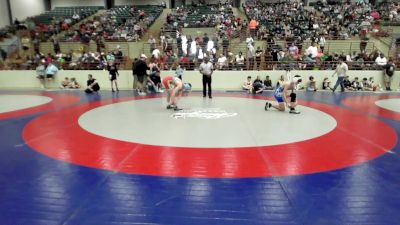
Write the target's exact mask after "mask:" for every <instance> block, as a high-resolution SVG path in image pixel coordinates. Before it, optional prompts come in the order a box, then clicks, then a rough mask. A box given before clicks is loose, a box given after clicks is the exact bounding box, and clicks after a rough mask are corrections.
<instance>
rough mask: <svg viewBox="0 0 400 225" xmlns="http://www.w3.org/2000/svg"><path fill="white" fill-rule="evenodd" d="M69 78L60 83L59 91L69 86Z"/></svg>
mask: <svg viewBox="0 0 400 225" xmlns="http://www.w3.org/2000/svg"><path fill="white" fill-rule="evenodd" d="M69 82H70V81H69V78H68V77H65V79H64V80H63V81H61V86H60V88H61V89H65V88H68V85H69Z"/></svg>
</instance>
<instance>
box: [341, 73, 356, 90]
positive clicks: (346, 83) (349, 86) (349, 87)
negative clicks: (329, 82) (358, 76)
mask: <svg viewBox="0 0 400 225" xmlns="http://www.w3.org/2000/svg"><path fill="white" fill-rule="evenodd" d="M343 85H344V88H345V89H346V90H349V91H354V88H353V86H352V84H351V81H350V80H349V76H346V77H345V78H344V80H343Z"/></svg>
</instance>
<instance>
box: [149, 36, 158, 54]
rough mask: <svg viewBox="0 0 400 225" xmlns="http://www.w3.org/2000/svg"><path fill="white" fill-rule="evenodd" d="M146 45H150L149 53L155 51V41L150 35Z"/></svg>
mask: <svg viewBox="0 0 400 225" xmlns="http://www.w3.org/2000/svg"><path fill="white" fill-rule="evenodd" d="M147 43H148V44H149V45H150V52H151V53H153V51H154V49H156V43H157V42H156V39H155V38H154V37H153V36H152V35H150V37H149V40H148V41H147Z"/></svg>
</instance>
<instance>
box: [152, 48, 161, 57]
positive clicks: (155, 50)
mask: <svg viewBox="0 0 400 225" xmlns="http://www.w3.org/2000/svg"><path fill="white" fill-rule="evenodd" d="M160 54H161V52H160V50H159V49H158V48H155V49H154V50H153V52H152V53H151V55H153V56H154V58H156V59H158V58H159V57H160Z"/></svg>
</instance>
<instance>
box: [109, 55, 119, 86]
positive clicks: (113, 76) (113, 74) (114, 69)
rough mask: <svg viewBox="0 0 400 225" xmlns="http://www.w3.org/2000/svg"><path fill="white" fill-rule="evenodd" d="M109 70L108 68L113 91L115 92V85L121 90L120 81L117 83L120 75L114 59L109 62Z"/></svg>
mask: <svg viewBox="0 0 400 225" xmlns="http://www.w3.org/2000/svg"><path fill="white" fill-rule="evenodd" d="M107 70H108V77H109V79H110V82H111V91H112V92H115V90H114V85H115V88H116V89H117V91H119V89H118V83H117V76H119V73H118V68H117V66H116V65H115V63H114V61H109V62H108V66H107Z"/></svg>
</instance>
